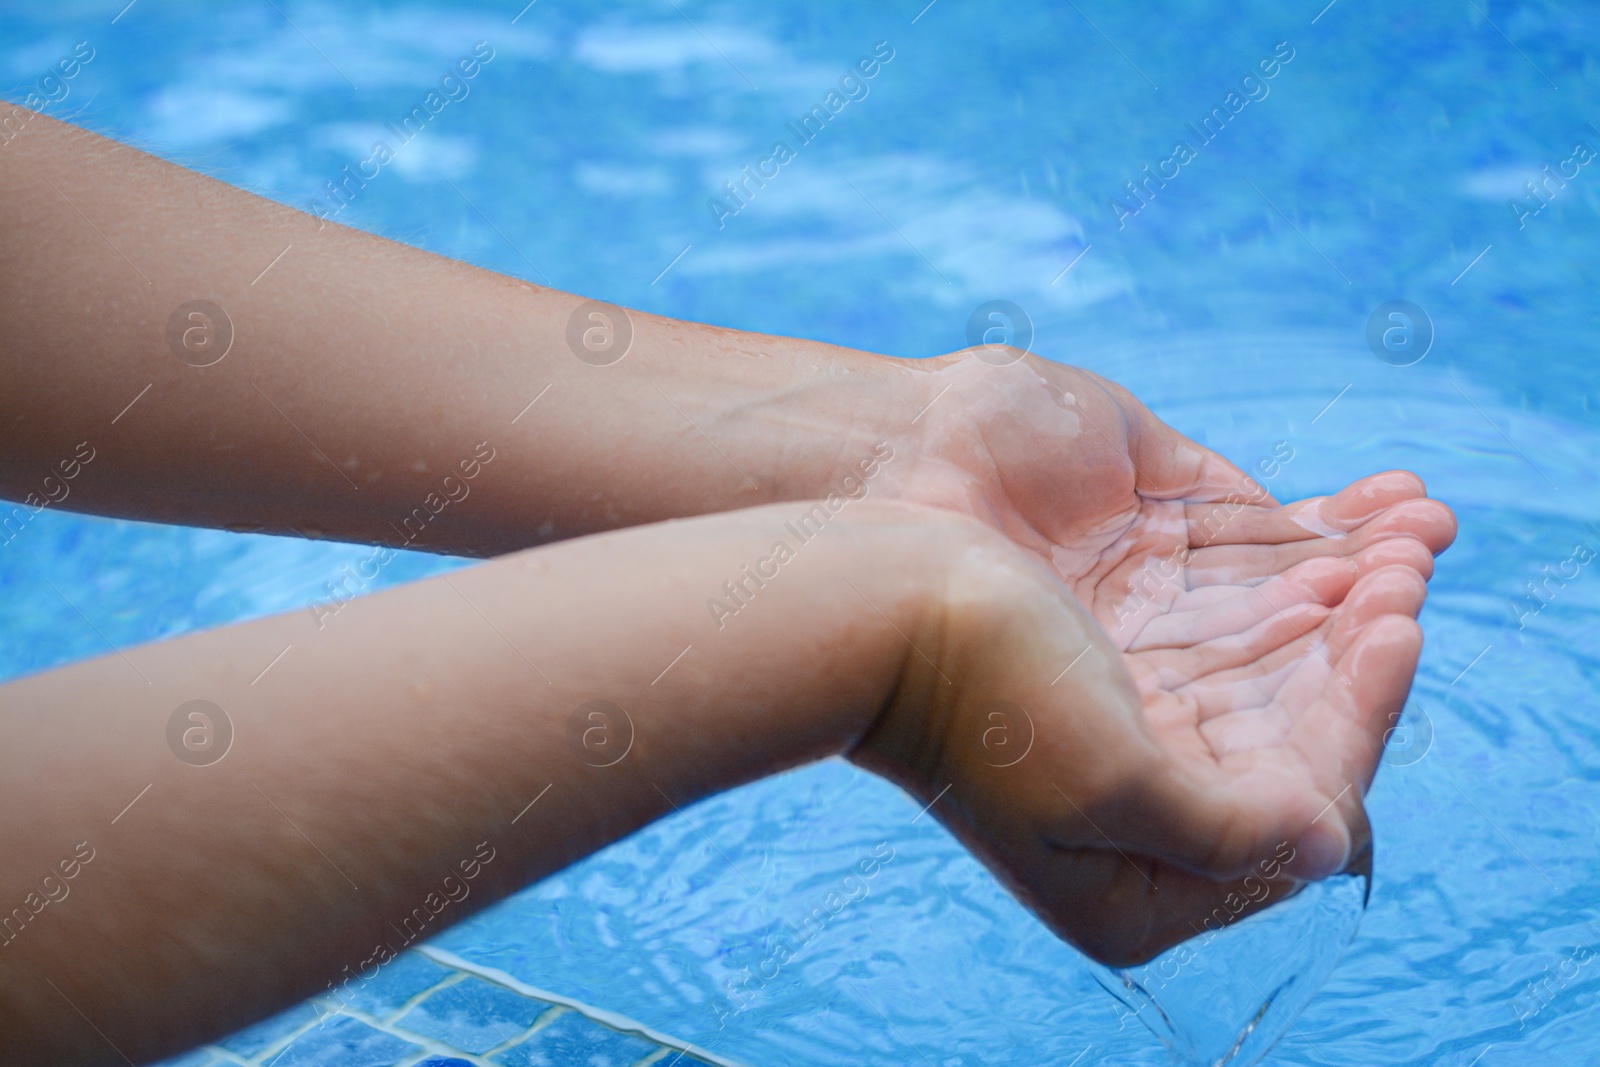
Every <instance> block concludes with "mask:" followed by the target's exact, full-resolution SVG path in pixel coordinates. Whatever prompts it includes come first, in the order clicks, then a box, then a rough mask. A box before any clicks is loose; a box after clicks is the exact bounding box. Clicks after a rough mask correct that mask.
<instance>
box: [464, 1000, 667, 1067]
mask: <svg viewBox="0 0 1600 1067" xmlns="http://www.w3.org/2000/svg"><path fill="white" fill-rule="evenodd" d="M659 1047H660V1046H659V1045H656V1044H653V1043H652V1042H649V1041H645V1040H644V1039H642V1038H638V1037H635V1036H633V1035H632V1034H619V1033H617V1032H616V1031H615V1030H608V1029H606V1028H605V1027H603V1026H601V1025H600V1024H599V1023H597V1022H594V1021H592V1020H590V1019H588V1018H585V1017H584V1016H582V1015H580V1014H578V1013H577V1012H575V1011H569V1012H567V1013H566V1014H565V1015H562V1016H561V1017H560V1018H558V1019H557V1020H556V1021H555V1022H553V1023H551V1024H550V1025H549V1026H545V1027H541V1028H540V1029H538V1030H536V1031H535V1032H534V1033H533V1034H532V1035H530V1036H529V1038H528V1040H526V1041H524V1042H523V1043H522V1044H520V1045H516V1046H514V1047H512V1048H508V1049H506V1050H505V1051H504V1052H501V1053H498V1054H496V1055H495V1056H493V1057H492V1059H493V1060H494V1062H495V1063H502V1064H505V1065H506V1067H631V1065H632V1064H635V1063H638V1062H639V1061H640V1060H642V1059H644V1058H645V1057H646V1056H648V1055H649V1054H650V1053H652V1052H654V1051H655V1050H656V1049H657V1048H659Z"/></svg>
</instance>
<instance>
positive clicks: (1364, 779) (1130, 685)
mask: <svg viewBox="0 0 1600 1067" xmlns="http://www.w3.org/2000/svg"><path fill="white" fill-rule="evenodd" d="M1063 370H1064V371H1066V373H1064V374H1062V375H1060V376H1059V377H1056V378H1055V380H1054V381H1048V382H1047V383H1046V385H1045V388H1044V389H1042V390H1041V392H1042V393H1043V395H1044V397H1046V398H1048V399H1049V400H1050V401H1051V402H1052V403H1054V404H1055V405H1056V410H1057V415H1056V416H1055V417H1056V418H1057V419H1058V420H1059V421H1060V422H1065V421H1067V417H1068V416H1069V415H1070V414H1072V413H1073V412H1074V411H1075V410H1078V411H1079V413H1080V414H1083V415H1085V416H1086V418H1085V419H1084V420H1083V421H1084V422H1088V420H1089V419H1096V420H1097V421H1102V422H1104V423H1105V424H1106V425H1105V429H1106V434H1105V437H1106V438H1107V439H1108V441H1107V445H1106V447H1105V448H1103V449H1096V448H1094V447H1093V445H1092V444H1084V442H1083V438H1084V434H1083V433H1080V434H1079V435H1078V437H1077V438H1076V439H1075V441H1076V447H1078V448H1080V449H1081V450H1082V451H1080V452H1079V458H1078V460H1077V461H1076V465H1075V466H1074V465H1072V464H1066V463H1060V462H1059V461H1058V466H1060V467H1062V468H1064V469H1062V470H1061V471H1060V475H1061V478H1062V480H1063V481H1065V482H1066V483H1067V484H1068V486H1070V487H1071V491H1069V492H1061V491H1060V490H1059V489H1058V490H1057V491H1055V492H1053V493H1047V492H1045V490H1044V487H1043V486H1042V485H1041V484H1040V482H1041V480H1042V475H1041V474H1040V473H1039V468H1040V467H1041V465H1047V464H1048V462H1049V461H1048V459H1047V458H1046V459H1035V460H1029V459H1027V458H1025V456H1026V453H1024V452H1023V451H1022V450H1020V449H1019V448H1013V447H1011V446H1012V445H1013V444H1019V443H1020V442H1018V441H1015V440H1014V439H1013V435H1017V436H1020V435H1021V433H1022V430H1021V428H1020V427H1021V426H1027V425H1030V422H1029V419H1030V416H1031V418H1032V421H1031V425H1032V426H1033V428H1034V432H1035V435H1036V436H1037V434H1038V432H1039V430H1040V429H1041V423H1042V422H1043V420H1042V419H1041V418H1040V414H1041V412H1040V411H1039V410H1038V409H1037V407H1036V408H1035V409H1034V410H1032V411H1030V410H1029V409H1028V408H1026V407H1024V408H1022V409H1020V410H1018V409H1015V408H1013V409H1001V408H999V407H998V406H997V407H996V408H995V409H994V413H993V414H991V415H990V416H989V419H990V423H989V426H988V428H987V432H984V433H983V434H981V435H980V438H979V439H980V440H982V442H983V449H982V453H981V455H982V457H983V459H984V460H985V461H987V462H988V463H989V464H990V467H989V469H990V470H994V471H1000V470H1001V469H1002V464H1003V463H1004V460H996V459H995V457H996V456H1001V457H1004V456H1011V457H1016V458H1015V459H1014V460H1013V462H1012V465H1011V467H1008V468H1005V469H1006V470H1008V471H1011V470H1014V471H1016V472H1017V475H1018V476H1017V477H1011V476H1009V475H1008V476H1007V477H1006V478H1004V479H1001V478H999V477H995V478H993V479H990V480H988V481H987V483H986V481H985V478H984V476H983V470H984V468H983V466H981V465H980V463H979V462H978V459H979V455H980V452H979V450H978V449H972V450H970V451H968V452H967V455H966V456H965V457H964V458H965V460H966V461H967V463H968V464H969V465H968V466H967V467H966V468H964V469H962V468H959V467H957V465H956V463H955V461H952V460H950V459H943V460H940V461H936V462H935V463H934V464H927V463H924V464H923V467H922V471H923V473H924V475H926V474H928V473H930V472H931V473H934V474H938V475H940V477H937V478H926V479H925V480H924V482H923V483H922V484H923V486H924V488H926V487H928V486H932V485H939V484H942V485H943V486H945V487H947V488H949V487H955V486H963V487H965V488H966V489H967V491H968V495H967V497H966V502H967V504H968V508H967V510H971V511H974V512H979V511H984V510H987V511H988V517H989V519H990V521H991V522H992V523H993V524H994V525H996V526H999V527H1000V528H1002V529H1005V530H1006V531H1007V532H1008V533H1010V534H1012V537H1013V540H1014V541H1016V542H1021V543H1023V544H1026V545H1028V547H1030V548H1031V549H1032V553H1031V554H1032V555H1033V556H1034V557H1035V558H1036V559H1042V560H1044V561H1046V562H1048V563H1049V564H1050V565H1051V566H1052V568H1053V570H1054V572H1055V575H1056V576H1058V577H1059V578H1060V579H1062V580H1063V581H1064V582H1065V586H1062V585H1061V584H1060V583H1058V582H1056V581H1053V580H1052V579H1051V576H1050V575H1049V574H1047V573H1045V572H1044V571H1043V569H1042V568H1037V567H1036V566H1030V565H1025V564H1024V562H1023V561H1024V559H1025V558H1026V557H1025V556H1024V554H1023V553H1018V552H1015V551H1014V550H1013V551H1012V552H1011V555H1010V558H1005V553H1004V552H1001V551H1000V550H999V549H998V548H996V549H993V550H992V551H991V553H990V556H991V558H990V560H989V563H988V566H987V568H986V569H985V572H984V573H983V574H982V575H981V577H979V578H976V579H969V581H968V583H966V584H960V583H958V587H957V589H956V591H955V592H954V593H953V594H952V606H951V607H950V608H948V609H947V611H946V617H947V618H946V622H945V623H944V625H943V627H942V628H941V631H940V635H939V636H938V637H937V638H933V637H930V638H929V639H928V640H929V642H930V646H928V647H933V648H938V649H943V650H944V652H943V654H942V655H941V657H940V658H939V660H938V673H937V674H935V673H933V672H929V671H924V672H923V673H924V675H925V677H924V678H923V679H922V683H921V686H920V689H919V688H916V687H911V688H910V689H909V690H908V691H915V692H917V693H919V694H920V695H919V697H918V698H916V699H909V700H901V701H899V702H897V704H896V708H895V710H894V711H892V712H891V713H890V714H889V715H887V716H886V717H885V720H884V723H883V724H882V726H881V727H880V728H879V730H877V731H875V733H874V734H873V735H872V736H871V737H869V738H868V739H867V741H866V742H864V743H863V745H862V746H861V748H860V749H859V750H858V751H857V753H856V758H857V759H858V760H860V761H861V762H862V763H863V764H864V765H867V766H870V767H872V768H873V769H876V770H879V771H880V772H882V773H885V774H887V775H889V776H890V777H892V778H895V779H896V780H897V781H900V782H901V783H902V784H904V785H905V786H906V787H907V788H909V789H911V790H912V791H913V792H915V793H917V794H918V795H919V796H922V797H923V798H924V799H926V800H932V799H933V798H934V797H936V796H938V795H939V794H940V793H941V791H944V790H945V787H946V786H947V785H948V786H949V789H948V792H946V793H945V795H944V796H943V797H942V798H941V799H940V800H939V802H938V803H937V804H936V805H935V806H934V808H933V811H934V812H935V813H936V814H938V815H939V816H940V817H941V818H942V819H944V821H945V822H946V823H947V824H948V825H950V826H951V828H952V830H953V831H954V832H955V833H957V834H958V835H959V836H960V837H961V838H962V839H963V841H964V842H965V843H966V844H967V845H968V846H969V847H971V848H972V849H973V850H974V852H976V853H977V854H978V855H980V856H981V857H983V858H984V859H985V861H986V862H988V864H989V865H990V866H991V867H992V868H993V869H994V870H995V871H996V873H997V874H998V875H999V876H1000V877H1001V878H1002V879H1003V880H1004V881H1005V882H1006V883H1007V884H1008V886H1009V887H1010V888H1011V889H1012V890H1013V891H1014V892H1016V893H1017V895H1018V896H1019V897H1020V898H1021V899H1023V900H1024V901H1026V902H1027V903H1028V904H1029V905H1030V906H1031V907H1032V908H1033V909H1034V910H1035V911H1036V912H1037V913H1038V914H1039V915H1040V917H1041V918H1042V919H1043V920H1044V921H1045V922H1046V923H1047V924H1048V925H1049V926H1050V927H1051V928H1052V929H1054V930H1055V931H1056V932H1057V933H1058V934H1060V935H1061V936H1062V937H1064V938H1066V939H1068V940H1069V941H1071V942H1073V943H1074V944H1076V945H1078V946H1079V947H1081V948H1083V949H1084V950H1085V951H1087V952H1089V953H1090V954H1091V955H1093V956H1095V957H1096V958H1098V959H1101V960H1104V961H1106V962H1112V963H1129V962H1135V961H1139V960H1143V959H1147V958H1149V957H1151V956H1153V955H1155V954H1157V953H1159V952H1160V951H1162V950H1163V949H1165V948H1166V947H1169V946H1170V945H1172V944H1175V943H1177V942H1179V941H1181V940H1183V939H1185V938H1187V937H1190V936H1192V935H1193V934H1195V933H1196V932H1198V930H1199V929H1200V928H1201V926H1202V925H1203V924H1204V923H1205V921H1206V920H1207V918H1209V917H1211V916H1213V915H1215V914H1221V915H1224V916H1229V915H1237V914H1242V913H1244V912H1246V911H1250V910H1254V909H1255V908H1258V907H1261V906H1265V905H1266V904H1269V903H1271V902H1273V901H1276V900H1279V899H1282V898H1283V897H1284V896H1286V895H1287V894H1288V893H1289V892H1292V891H1293V890H1294V888H1296V885H1297V880H1298V879H1307V878H1318V877H1323V876H1326V875H1328V874H1331V873H1333V872H1334V871H1337V870H1340V869H1342V868H1344V867H1345V866H1346V865H1347V864H1348V863H1350V862H1351V860H1352V858H1353V857H1356V856H1359V855H1360V854H1361V853H1362V852H1363V851H1364V849H1365V847H1366V845H1367V844H1368V840H1369V830H1368V827H1367V824H1366V820H1365V816H1364V813H1363V811H1362V807H1361V797H1362V795H1363V793H1364V792H1365V790H1366V787H1367V786H1368V784H1369V783H1370V781H1371V778H1372V774H1373V772H1374V771H1375V769H1376V765H1377V761H1378V757H1379V755H1380V754H1381V751H1382V738H1383V735H1384V733H1385V731H1386V729H1387V728H1388V727H1389V726H1390V725H1391V723H1392V716H1393V715H1394V714H1395V713H1397V712H1398V711H1399V710H1400V708H1401V707H1402V706H1403V705H1404V701H1405V696H1406V693H1407V691H1408V688H1409V686H1410V681H1411V677H1412V673H1413V671H1414V669H1415V665H1416V659H1417V655H1418V653H1419V651H1420V647H1421V633H1420V630H1419V629H1418V628H1417V625H1416V623H1415V621H1414V618H1413V617H1414V616H1415V614H1416V613H1417V611H1418V610H1419V609H1420V607H1421V605H1422V601H1423V598H1424V595H1425V584H1424V579H1425V577H1426V576H1427V575H1429V574H1431V569H1432V557H1433V554H1434V553H1435V552H1438V551H1442V550H1443V549H1444V548H1445V547H1446V546H1447V545H1448V544H1449V542H1450V540H1451V539H1452V537H1453V535H1454V519H1453V516H1451V514H1450V512H1449V511H1448V509H1446V508H1444V507H1443V506H1442V505H1439V504H1437V503H1436V502H1433V501H1429V500H1427V499H1426V498H1425V497H1423V495H1422V486H1421V483H1420V482H1419V481H1418V480H1417V479H1416V478H1414V477H1413V476H1411V475H1408V474H1404V473H1399V472H1392V473H1389V474H1383V475H1376V476H1373V477H1371V478H1367V479H1363V480H1362V481H1360V482H1357V483H1355V484H1354V485H1352V486H1350V487H1349V488H1347V489H1346V490H1344V491H1343V492H1341V493H1340V494H1338V495H1336V496H1334V497H1330V498H1318V499H1315V500H1310V501H1304V502H1301V503H1299V504H1294V505H1290V506H1288V507H1278V506H1276V505H1275V504H1273V502H1272V501H1271V500H1270V499H1269V498H1267V497H1266V496H1265V494H1264V493H1262V492H1261V491H1260V490H1259V488H1258V487H1256V486H1255V485H1254V484H1253V483H1251V482H1250V481H1249V480H1248V479H1246V478H1245V477H1244V476H1243V475H1242V474H1241V473H1239V472H1238V471H1237V470H1236V469H1234V468H1232V467H1231V466H1229V465H1228V464H1226V462H1225V461H1223V460H1221V459H1220V458H1219V457H1217V456H1215V455H1214V454H1212V453H1210V452H1208V451H1206V450H1204V449H1202V448H1200V447H1199V446H1197V445H1194V444H1193V443H1192V442H1188V441H1186V440H1185V439H1184V438H1182V437H1181V436H1179V435H1177V434H1176V433H1174V432H1173V431H1171V430H1170V429H1169V428H1167V427H1165V426H1163V425H1162V424H1160V423H1159V422H1157V421H1156V420H1154V418H1153V417H1151V416H1149V414H1148V413H1147V412H1145V411H1144V410H1143V408H1142V407H1140V406H1138V405H1137V402H1135V401H1132V399H1131V398H1129V397H1126V395H1125V394H1122V395H1118V392H1117V391H1116V390H1115V387H1109V386H1103V385H1102V386H1101V387H1100V388H1094V387H1095V386H1096V384H1097V380H1095V379H1092V377H1090V376H1086V375H1084V374H1083V372H1074V371H1070V369H1067V368H1063ZM1063 381H1065V382H1066V383H1067V384H1068V388H1063V385H1062V383H1063ZM1074 389H1075V390H1076V394H1077V395H1075V396H1074V397H1073V400H1072V401H1071V402H1068V401H1066V400H1065V399H1064V394H1067V393H1069V392H1072V391H1073V390H1074ZM1079 396H1081V397H1082V398H1083V399H1082V400H1079V399H1078V397H1079ZM947 399H948V398H947ZM1080 405H1081V408H1082V409H1086V410H1080ZM1086 432H1087V433H1088V434H1090V435H1094V434H1095V431H1094V430H1092V429H1090V430H1088V431H1086ZM1113 434H1116V435H1117V436H1116V437H1113V436H1112V435H1113ZM1066 436H1067V435H1066V434H1065V433H1064V432H1063V437H1064V438H1065V437H1066ZM1096 439H1098V435H1096ZM956 445H957V447H959V443H956ZM1064 447H1066V448H1071V447H1074V441H1072V440H1069V441H1067V442H1066V444H1065V446H1064ZM1084 452H1089V453H1092V455H1093V458H1092V459H1090V460H1088V461H1085V460H1084V459H1083V458H1082V456H1083V453H1084ZM934 454H935V455H937V452H935V453H934ZM1119 454H1120V460H1121V462H1120V466H1119V465H1118V463H1117V459H1118V456H1119ZM1047 455H1048V453H1047ZM941 462H942V463H944V464H948V465H949V466H947V467H946V468H945V469H944V470H943V471H940V469H939V466H938V463H941ZM1135 464H1137V469H1135ZM952 468H954V469H952ZM1085 472H1086V473H1085ZM914 474H915V472H914ZM1002 485H1004V486H1005V487H1006V489H1008V490H1009V492H1002V491H1000V490H999V488H998V487H999V486H1002ZM1019 487H1022V488H1019ZM1029 487H1031V489H1032V491H1028V488H1029ZM953 499H954V497H953V496H950V495H947V496H946V500H945V503H946V504H947V506H948V505H949V504H950V503H951V501H952V500H953ZM1246 499H1253V500H1255V501H1256V502H1255V503H1245V502H1244V501H1245V500H1246ZM1043 531H1049V532H1048V533H1045V532H1043ZM1018 534H1020V535H1021V536H1018ZM1071 538H1078V539H1079V540H1078V541H1077V543H1076V544H1073V543H1072V541H1071ZM997 541H998V539H997ZM1067 588H1070V589H1071V590H1072V592H1073V593H1074V594H1076V596H1075V598H1074V597H1068V596H1065V595H1062V594H1063V593H1064V592H1065V590H1066V589H1067ZM1088 613H1092V616H1093V618H1094V619H1095V620H1096V621H1098V622H1099V624H1100V629H1099V630H1097V629H1096V628H1095V627H1093V626H1089V625H1087V619H1086V618H1085V616H1086V614H1088ZM918 662H919V661H918V660H916V659H912V660H909V661H908V663H909V665H910V668H911V669H913V670H914V669H915V668H916V667H917V665H918ZM945 679H948V681H945ZM997 739H1001V740H1002V743H1001V744H1000V745H996V744H995V743H994V742H995V741H996V740H997ZM1008 744H1009V745H1010V746H1011V748H1009V749H1006V748H1005V746H1006V745H1008ZM1024 750H1025V751H1026V755H1021V752H1022V751H1024ZM1019 755H1020V758H1018V757H1019ZM1013 760H1014V761H1015V762H1012V761H1013ZM1291 852H1292V855H1293V859H1291V860H1289V861H1288V862H1287V863H1283V864H1281V870H1280V869H1279V868H1280V864H1279V863H1274V862H1273V860H1274V858H1276V859H1278V860H1280V861H1281V860H1283V859H1284V858H1285V857H1286V856H1288V855H1290V854H1291ZM1269 867H1270V871H1271V873H1272V874H1275V875H1277V878H1276V881H1275V882H1274V884H1273V885H1272V886H1271V888H1270V889H1269V890H1268V891H1267V892H1266V893H1265V895H1263V893H1262V891H1261V888H1260V887H1261V885H1262V879H1261V877H1260V876H1261V875H1263V874H1264V873H1266V872H1267V871H1268V870H1269ZM1247 875H1251V876H1254V877H1251V878H1250V880H1249V881H1248V882H1247V881H1245V878H1246V876H1247ZM1241 902H1243V905H1244V906H1243V907H1241V906H1240V903H1241Z"/></svg>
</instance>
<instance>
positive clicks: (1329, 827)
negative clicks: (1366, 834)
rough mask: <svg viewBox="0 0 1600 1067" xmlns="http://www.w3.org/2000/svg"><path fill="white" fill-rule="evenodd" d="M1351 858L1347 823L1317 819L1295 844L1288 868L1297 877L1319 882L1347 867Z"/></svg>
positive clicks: (1285, 865)
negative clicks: (1344, 824) (1341, 823)
mask: <svg viewBox="0 0 1600 1067" xmlns="http://www.w3.org/2000/svg"><path fill="white" fill-rule="evenodd" d="M1349 862H1350V835H1349V834H1348V833H1346V832H1345V829H1344V827H1343V826H1341V825H1340V824H1339V823H1337V822H1335V821H1333V820H1332V819H1325V820H1324V821H1322V822H1317V823H1313V824H1312V825H1311V828H1310V829H1309V830H1307V831H1306V832H1305V834H1304V835H1303V836H1302V837H1301V838H1300V841H1299V843H1298V844H1296V845H1295V850H1294V859H1292V860H1290V861H1289V862H1288V863H1286V864H1284V869H1285V870H1287V871H1288V872H1289V874H1290V875H1292V876H1294V877H1295V878H1303V879H1305V880H1307V881H1311V882H1315V881H1319V880H1321V879H1323V878H1326V877H1328V876H1329V875H1332V874H1337V873H1339V872H1340V871H1342V870H1344V868H1345V865H1346V864H1347V863H1349Z"/></svg>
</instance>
